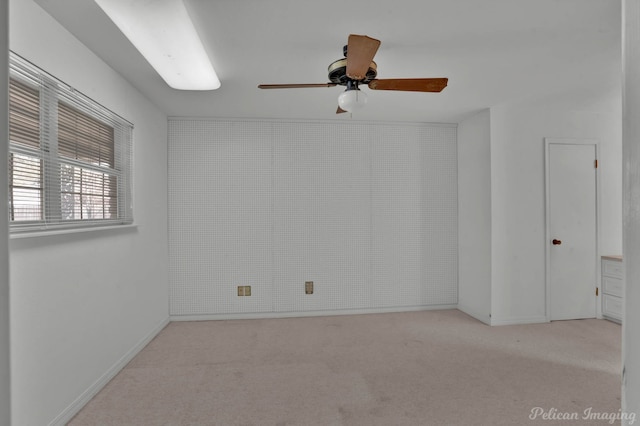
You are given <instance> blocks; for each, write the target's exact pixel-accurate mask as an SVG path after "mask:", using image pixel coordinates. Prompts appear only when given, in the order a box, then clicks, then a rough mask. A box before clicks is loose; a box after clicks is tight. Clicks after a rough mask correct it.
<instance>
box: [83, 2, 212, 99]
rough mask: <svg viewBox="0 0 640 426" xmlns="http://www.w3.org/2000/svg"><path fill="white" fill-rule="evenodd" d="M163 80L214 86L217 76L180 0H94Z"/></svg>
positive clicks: (187, 85)
mask: <svg viewBox="0 0 640 426" xmlns="http://www.w3.org/2000/svg"><path fill="white" fill-rule="evenodd" d="M95 2H96V3H97V4H98V6H100V8H101V9H102V10H103V11H104V12H105V13H106V14H107V15H108V16H109V18H111V20H112V21H113V22H114V23H115V24H116V26H117V27H118V28H119V29H120V31H122V33H123V34H124V35H125V36H126V37H127V38H128V39H129V41H131V43H133V45H134V46H135V47H136V49H138V51H139V52H140V53H141V54H142V56H144V58H145V59H146V60H147V61H148V62H149V64H151V66H152V67H153V68H154V69H155V70H156V71H157V72H158V74H160V76H161V77H162V78H163V79H164V81H165V82H166V83H167V84H168V85H169V86H170V87H172V88H174V89H178V90H214V89H217V88H219V87H220V80H219V79H218V76H217V75H216V71H215V70H214V69H213V65H211V62H210V61H209V57H208V56H207V52H206V51H205V50H204V46H203V45H202V42H201V40H200V38H199V37H198V34H197V32H196V29H195V27H194V26H193V23H192V22H191V19H190V18H189V13H188V12H187V9H186V7H185V5H184V3H183V2H182V0H95Z"/></svg>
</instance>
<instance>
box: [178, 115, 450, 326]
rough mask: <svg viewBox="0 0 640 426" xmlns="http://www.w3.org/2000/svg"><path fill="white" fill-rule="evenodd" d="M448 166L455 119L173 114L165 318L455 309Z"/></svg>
mask: <svg viewBox="0 0 640 426" xmlns="http://www.w3.org/2000/svg"><path fill="white" fill-rule="evenodd" d="M456 164H457V161H456V129H455V127H453V126H443V125H426V124H424V125H412V124H380V123H363V122H337V123H335V122H301V121H294V122H287V121H262V120H255V121H251V120H195V119H172V120H170V121H169V249H170V259H169V260H170V265H169V269H170V304H171V305H170V311H171V315H176V316H177V315H208V314H243V313H247V314H249V313H261V312H273V313H290V312H308V311H327V312H331V311H339V310H358V309H367V310H371V309H373V310H375V309H389V308H391V309H392V308H399V309H400V308H403V307H418V306H430V305H442V304H445V305H447V304H456V303H457V193H456V190H457V169H456ZM305 281H313V282H314V293H313V294H305V291H304V284H305ZM238 285H251V287H252V295H251V296H250V297H239V296H238V295H237V286H238Z"/></svg>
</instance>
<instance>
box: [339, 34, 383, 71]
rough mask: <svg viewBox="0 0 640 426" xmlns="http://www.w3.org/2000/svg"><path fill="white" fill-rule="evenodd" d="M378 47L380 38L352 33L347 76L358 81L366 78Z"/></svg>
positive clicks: (348, 46) (348, 52) (348, 49)
mask: <svg viewBox="0 0 640 426" xmlns="http://www.w3.org/2000/svg"><path fill="white" fill-rule="evenodd" d="M378 47H380V40H376V39H375V38H371V37H367V36H363V35H356V34H351V35H350V36H349V42H348V44H347V77H349V78H351V79H353V80H358V81H359V80H362V79H364V78H365V76H366V75H367V71H368V70H369V66H370V65H371V61H373V57H374V56H375V55H376V52H377V51H378Z"/></svg>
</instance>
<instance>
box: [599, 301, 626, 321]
mask: <svg viewBox="0 0 640 426" xmlns="http://www.w3.org/2000/svg"><path fill="white" fill-rule="evenodd" d="M602 296H603V297H602V315H604V316H606V317H609V318H614V319H617V320H618V321H622V298H620V297H615V296H611V295H609V294H603V295H602Z"/></svg>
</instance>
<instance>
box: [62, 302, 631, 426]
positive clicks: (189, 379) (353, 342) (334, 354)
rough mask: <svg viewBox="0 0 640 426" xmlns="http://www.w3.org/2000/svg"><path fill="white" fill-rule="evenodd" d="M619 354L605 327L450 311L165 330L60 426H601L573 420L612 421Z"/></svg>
mask: <svg viewBox="0 0 640 426" xmlns="http://www.w3.org/2000/svg"><path fill="white" fill-rule="evenodd" d="M620 346H621V328H620V326H619V325H617V324H614V323H611V322H608V321H605V320H580V321H558V322H552V323H549V324H532V325H517V326H500V327H489V326H486V325H484V324H482V323H480V322H478V321H476V320H475V319H472V318H470V317H469V316H467V315H465V314H464V313H462V312H460V311H456V310H446V311H427V312H411V313H390V314H373V315H350V316H331V317H314V318H288V319H265V320H230V321H203V322H174V323H171V324H169V325H168V326H167V327H166V328H165V329H164V330H163V331H162V332H161V333H160V334H159V335H158V336H157V337H156V338H155V339H154V340H153V341H152V342H151V343H150V344H149V345H148V346H147V347H146V348H145V349H144V350H143V351H142V352H140V354H138V356H137V357H136V358H134V359H133V360H132V361H131V363H130V364H129V365H128V366H127V367H126V368H125V369H124V370H123V371H122V372H120V374H118V375H117V376H116V377H115V378H114V379H113V380H112V381H111V382H110V383H109V384H108V385H107V386H106V387H105V388H104V389H103V390H102V391H101V392H100V393H99V394H98V395H97V396H96V397H95V398H94V399H93V400H91V401H90V402H89V404H87V406H86V407H85V408H84V409H83V410H82V411H81V412H80V413H79V414H78V415H77V416H76V417H75V418H74V419H73V420H72V421H71V422H70V423H69V425H71V426H81V425H100V426H107V425H171V426H173V425H198V426H200V425H221V426H227V425H247V426H248V425H256V426H258V425H260V426H262V425H278V426H284V425H313V426H315V425H322V426H325V425H327V426H328V425H345V426H346V425H363V426H364V425H366V426H372V425H384V426H389V425H395V426H400V425H411V426H413V425H522V424H531V425H535V424H539V425H545V426H546V425H555V424H561V425H567V424H575V425H582V424H603V425H605V424H611V422H610V420H608V418H604V419H602V418H601V419H600V420H592V421H588V420H586V419H585V418H584V412H585V410H588V409H590V408H591V413H598V414H600V415H604V416H606V415H611V413H613V414H615V413H618V410H619V408H620V371H621V362H620ZM534 407H541V408H542V409H543V410H544V412H545V413H547V414H548V415H549V416H551V417H552V418H553V414H552V413H554V412H555V413H556V416H555V417H556V420H553V419H547V420H544V419H542V417H538V418H536V419H534V420H531V419H529V417H530V415H531V410H532V409H533V408H534ZM554 410H555V411H554ZM562 413H565V414H566V415H574V414H573V413H575V414H576V415H577V416H579V420H565V421H561V420H557V417H558V415H560V414H562ZM614 424H620V422H619V421H616V422H615V423H614Z"/></svg>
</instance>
